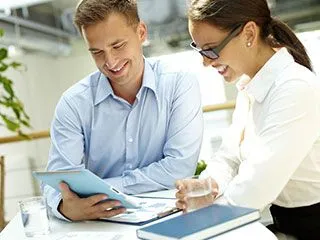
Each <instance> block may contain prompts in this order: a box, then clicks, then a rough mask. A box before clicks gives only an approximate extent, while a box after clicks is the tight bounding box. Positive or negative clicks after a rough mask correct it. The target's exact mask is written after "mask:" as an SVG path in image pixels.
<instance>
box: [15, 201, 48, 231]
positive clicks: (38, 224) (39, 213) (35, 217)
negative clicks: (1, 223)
mask: <svg viewBox="0 0 320 240" xmlns="http://www.w3.org/2000/svg"><path fill="white" fill-rule="evenodd" d="M19 206H20V212H21V219H22V223H23V227H24V232H25V234H26V236H27V237H36V236H39V235H46V234H48V233H49V231H50V228H49V218H48V211H47V205H46V199H45V198H44V197H42V196H39V197H31V198H26V199H23V200H21V201H19Z"/></svg>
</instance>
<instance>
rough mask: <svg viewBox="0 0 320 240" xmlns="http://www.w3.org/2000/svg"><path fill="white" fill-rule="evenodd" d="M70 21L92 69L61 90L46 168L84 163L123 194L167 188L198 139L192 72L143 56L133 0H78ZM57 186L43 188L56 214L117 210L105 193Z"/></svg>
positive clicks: (93, 215)
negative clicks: (83, 195) (91, 193)
mask: <svg viewBox="0 0 320 240" xmlns="http://www.w3.org/2000/svg"><path fill="white" fill-rule="evenodd" d="M75 24H76V26H77V27H78V29H79V30H80V32H81V34H82V35H83V37H84V40H85V42H86V44H87V46H88V49H89V51H90V53H91V55H92V57H93V59H94V61H95V63H96V66H97V67H98V69H99V71H97V72H94V73H92V74H90V75H89V76H87V77H86V78H84V79H83V80H82V81H80V82H78V83H77V84H75V85H74V86H73V87H71V88H70V89H69V90H67V91H66V92H65V93H64V94H63V96H62V97H61V99H60V101H59V103H58V105H57V108H56V112H55V116H54V120H53V123H52V128H51V139H52V146H51V150H50V154H49V162H48V170H51V171H52V170H71V169H83V168H87V169H89V170H90V171H92V172H93V173H95V174H96V175H98V176H99V177H101V178H102V179H104V181H105V182H106V183H109V184H111V185H113V186H114V187H115V188H117V189H119V190H120V191H122V192H124V193H127V194H135V193H141V192H147V191H155V190H160V189H167V188H173V187H174V182H175V180H177V179H180V178H183V177H186V176H190V175H192V174H193V173H194V170H195V167H196V163H197V158H198V155H199V149H200V145H201V141H202V132H203V123H202V115H201V114H202V111H201V103H200V93H199V87H198V83H197V80H196V78H195V77H194V76H193V75H191V74H187V73H184V72H181V71H177V70H175V67H172V66H170V63H166V62H163V61H162V60H148V59H145V58H144V57H143V53H142V43H143V42H144V40H145V39H146V35H147V29H146V26H145V24H144V23H143V22H141V21H140V20H139V17H138V13H137V5H136V2H135V1H134V0H83V1H82V2H81V3H80V4H79V5H78V7H77V10H76V14H75ZM171 65H172V64H171ZM60 188H61V194H60V193H59V192H57V191H55V190H54V189H52V188H50V187H49V186H45V187H44V193H45V195H46V196H47V198H48V204H49V206H50V207H51V209H52V211H53V213H54V214H55V215H56V216H57V217H59V218H62V219H66V220H68V219H69V220H86V219H97V218H100V217H111V216H114V215H117V214H119V213H122V212H124V211H125V209H123V208H121V207H120V208H119V206H120V205H121V203H120V202H118V201H115V200H110V201H102V200H105V199H107V198H108V196H106V195H103V194H98V195H95V196H92V197H89V198H79V197H78V196H77V195H76V194H75V193H73V192H72V191H70V189H69V188H68V186H67V185H66V184H63V183H62V184H60ZM101 201H102V202H101ZM115 206H117V207H116V208H114V207H115ZM106 209H108V210H106Z"/></svg>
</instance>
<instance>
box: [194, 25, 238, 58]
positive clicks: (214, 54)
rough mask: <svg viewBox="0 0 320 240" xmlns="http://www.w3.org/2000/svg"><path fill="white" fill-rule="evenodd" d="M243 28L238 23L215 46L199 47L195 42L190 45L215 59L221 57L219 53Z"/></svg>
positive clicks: (205, 55) (203, 54)
mask: <svg viewBox="0 0 320 240" xmlns="http://www.w3.org/2000/svg"><path fill="white" fill-rule="evenodd" d="M241 30H242V25H238V26H237V27H235V28H234V29H233V30H232V31H231V32H230V33H229V35H228V36H227V37H226V38H225V39H223V41H222V42H221V43H220V44H219V45H218V46H217V47H215V48H208V49H204V50H202V49H199V48H197V45H196V43H195V42H192V43H190V47H192V48H193V49H194V50H196V51H198V52H199V53H200V54H201V55H202V56H204V57H207V58H210V59H212V60H215V59H217V58H219V53H220V52H221V50H222V49H223V48H224V47H225V46H226V45H227V44H228V43H229V42H230V41H231V39H232V38H234V37H235V36H237V35H238V34H239V33H240V32H241Z"/></svg>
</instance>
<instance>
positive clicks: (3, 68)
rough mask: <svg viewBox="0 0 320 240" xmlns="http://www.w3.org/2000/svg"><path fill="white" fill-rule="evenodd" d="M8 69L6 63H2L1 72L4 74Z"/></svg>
mask: <svg viewBox="0 0 320 240" xmlns="http://www.w3.org/2000/svg"><path fill="white" fill-rule="evenodd" d="M7 69H8V65H7V64H5V63H2V64H1V66H0V72H4V71H5V70H7Z"/></svg>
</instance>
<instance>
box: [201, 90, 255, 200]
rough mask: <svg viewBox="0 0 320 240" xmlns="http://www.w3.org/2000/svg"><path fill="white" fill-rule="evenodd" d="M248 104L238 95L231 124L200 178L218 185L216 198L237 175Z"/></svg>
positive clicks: (240, 94) (241, 95) (241, 94)
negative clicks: (211, 180) (207, 178)
mask: <svg viewBox="0 0 320 240" xmlns="http://www.w3.org/2000/svg"><path fill="white" fill-rule="evenodd" d="M248 107H249V106H248V102H247V99H246V97H245V96H244V95H243V93H242V92H239V93H238V96H237V100H236V108H235V109H234V112H233V114H232V123H231V125H230V126H229V128H228V129H227V131H226V132H225V133H224V135H223V139H222V143H221V146H220V148H219V149H218V151H217V152H216V153H214V155H213V156H212V157H211V158H210V159H209V160H208V161H207V167H206V169H205V170H204V171H203V172H202V173H201V177H202V178H203V177H209V176H211V177H212V178H213V179H214V180H215V181H216V182H217V184H218V188H219V189H218V190H219V192H218V196H220V195H222V194H223V193H224V191H225V190H226V188H227V186H228V184H229V183H230V181H231V180H232V179H233V178H234V177H235V176H236V175H237V173H238V168H239V166H240V163H241V162H240V160H239V155H238V154H239V153H238V152H239V143H240V138H241V135H242V131H243V128H244V124H245V120H244V116H243V113H244V112H246V111H248Z"/></svg>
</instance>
